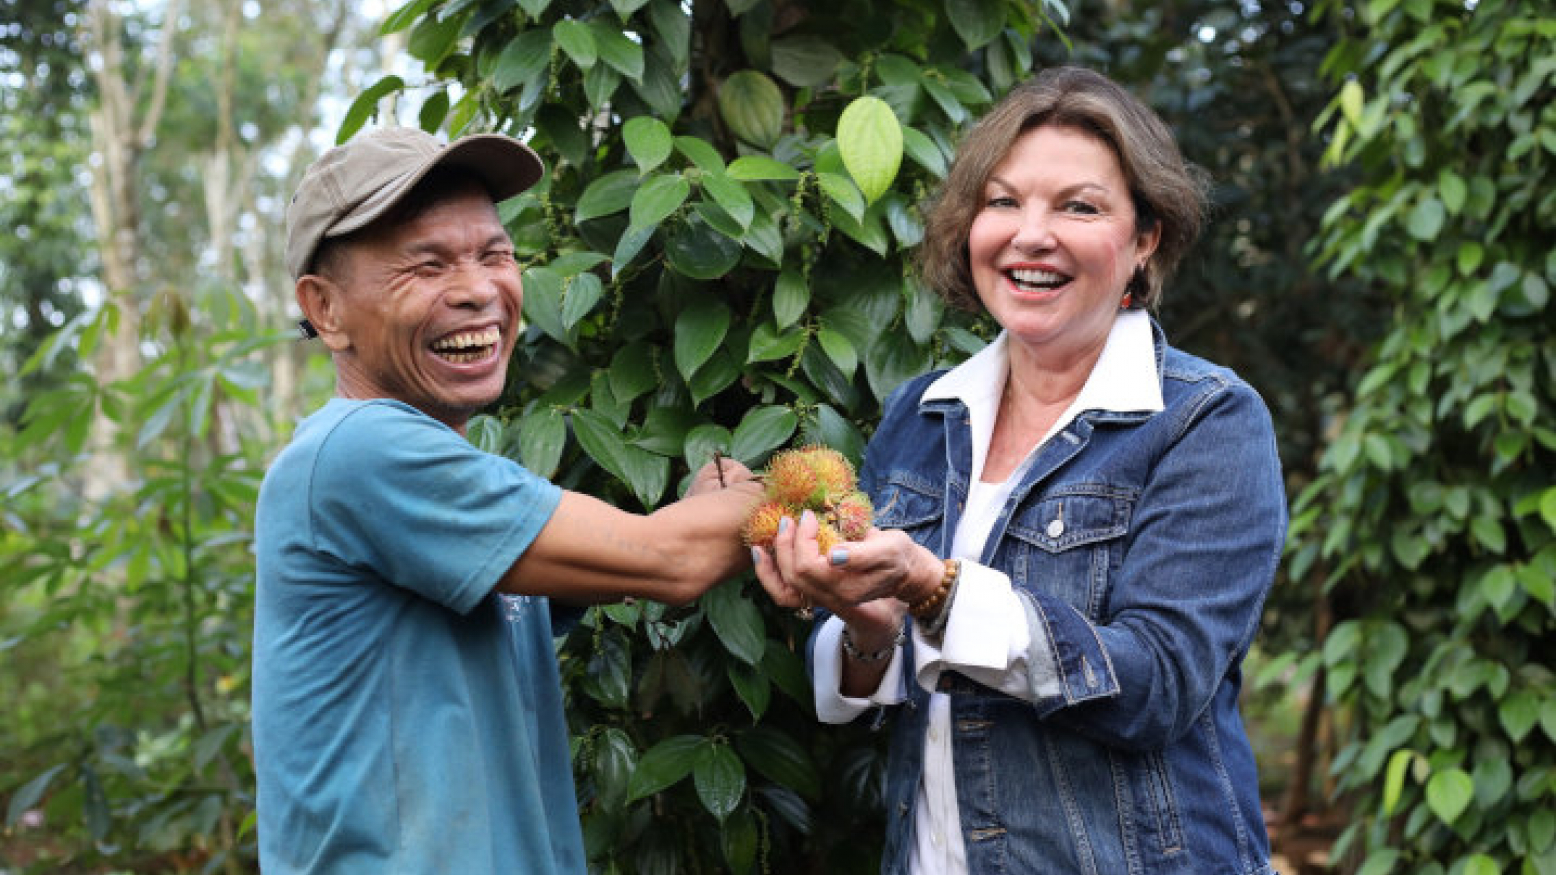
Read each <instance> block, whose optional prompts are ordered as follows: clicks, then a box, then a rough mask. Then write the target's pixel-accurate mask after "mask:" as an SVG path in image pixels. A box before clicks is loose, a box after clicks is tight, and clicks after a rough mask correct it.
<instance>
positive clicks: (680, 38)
mask: <svg viewBox="0 0 1556 875" xmlns="http://www.w3.org/2000/svg"><path fill="white" fill-rule="evenodd" d="M690 12H691V10H690V9H685V10H683V9H682V8H681V4H680V3H676V2H674V0H654V4H653V5H652V6H650V7H649V8H648V18H649V21H650V22H651V23H652V25H653V28H654V32H655V33H656V34H658V36H659V44H660V45H661V46H663V47H664V48H666V49H667V50H669V52H670V58H671V60H673V61H675V63H676V64H677V65H678V66H679V67H680V69H682V70H684V69H685V66H686V62H687V60H688V59H689V58H690V57H691V36H692V19H691V14H690Z"/></svg>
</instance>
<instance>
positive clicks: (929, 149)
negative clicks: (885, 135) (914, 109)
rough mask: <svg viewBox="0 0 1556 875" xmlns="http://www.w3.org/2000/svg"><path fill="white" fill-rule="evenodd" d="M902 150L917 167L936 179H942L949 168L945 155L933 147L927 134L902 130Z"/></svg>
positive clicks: (907, 129) (908, 129)
mask: <svg viewBox="0 0 1556 875" xmlns="http://www.w3.org/2000/svg"><path fill="white" fill-rule="evenodd" d="M902 148H903V151H905V152H907V155H908V157H909V158H912V159H913V160H914V161H915V162H917V163H918V165H919V166H920V167H922V168H924V169H925V170H928V171H929V172H930V173H932V174H934V176H935V178H936V179H944V178H945V175H946V171H947V170H948V169H949V166H948V165H947V164H946V158H945V153H944V152H942V151H940V147H939V146H937V145H935V141H934V140H931V139H930V138H929V136H928V135H927V134H925V133H924V132H923V131H920V130H919V129H918V128H903V129H902Z"/></svg>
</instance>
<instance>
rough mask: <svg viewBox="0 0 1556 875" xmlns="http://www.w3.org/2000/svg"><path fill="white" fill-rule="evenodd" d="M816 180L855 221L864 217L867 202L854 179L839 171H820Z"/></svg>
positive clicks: (828, 195)
mask: <svg viewBox="0 0 1556 875" xmlns="http://www.w3.org/2000/svg"><path fill="white" fill-rule="evenodd" d="M816 181H817V182H818V183H819V184H820V185H821V190H822V191H824V192H826V195H827V197H829V198H831V199H832V202H833V203H835V204H837V205H838V206H840V207H842V208H843V210H844V212H846V213H848V215H849V216H851V217H852V218H853V220H854V221H855V222H859V221H861V220H863V219H864V210H865V202H864V198H863V197H861V196H860V193H859V189H858V187H857V186H855V185H854V183H853V180H851V179H849V178H848V177H846V176H843V175H841V174H837V173H818V174H816Z"/></svg>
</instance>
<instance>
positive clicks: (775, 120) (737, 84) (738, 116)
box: [718, 70, 784, 178]
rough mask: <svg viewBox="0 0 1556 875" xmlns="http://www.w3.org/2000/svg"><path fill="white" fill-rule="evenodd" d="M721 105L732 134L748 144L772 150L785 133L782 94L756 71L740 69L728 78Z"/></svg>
mask: <svg viewBox="0 0 1556 875" xmlns="http://www.w3.org/2000/svg"><path fill="white" fill-rule="evenodd" d="M718 105H719V115H720V116H721V117H723V119H724V123H725V124H726V125H728V126H729V129H730V131H731V132H732V133H733V134H734V135H735V136H737V137H739V138H740V139H742V140H745V141H746V142H747V143H751V144H752V145H755V146H759V147H761V148H763V149H770V148H772V146H773V144H774V143H776V142H778V136H779V135H780V134H782V133H783V116H784V102H783V93H782V92H781V91H779V90H778V86H777V85H776V84H775V83H774V82H773V80H771V79H769V78H767V77H766V76H764V75H762V74H761V73H759V72H757V71H756V70H741V71H739V72H737V73H734V74H732V75H731V76H730V77H729V78H728V79H725V80H724V83H723V84H722V85H720V86H719V91H718ZM731 175H734V174H733V173H732V174H731ZM737 178H739V177H737Z"/></svg>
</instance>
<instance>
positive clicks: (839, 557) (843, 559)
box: [827, 547, 848, 565]
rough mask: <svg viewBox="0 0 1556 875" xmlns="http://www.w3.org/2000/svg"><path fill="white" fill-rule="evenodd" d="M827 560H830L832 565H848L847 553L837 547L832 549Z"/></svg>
mask: <svg viewBox="0 0 1556 875" xmlns="http://www.w3.org/2000/svg"><path fill="white" fill-rule="evenodd" d="M827 558H829V559H831V560H832V564H833V565H846V564H848V551H847V550H845V549H843V548H842V547H837V548H835V549H833V551H832V555H831V556H829V557H827Z"/></svg>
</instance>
